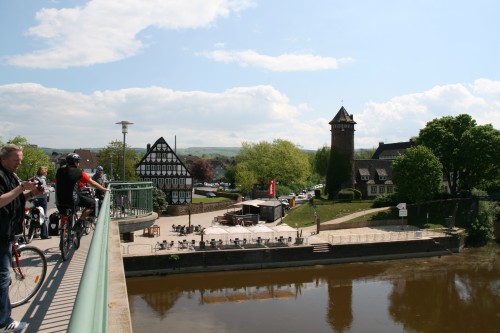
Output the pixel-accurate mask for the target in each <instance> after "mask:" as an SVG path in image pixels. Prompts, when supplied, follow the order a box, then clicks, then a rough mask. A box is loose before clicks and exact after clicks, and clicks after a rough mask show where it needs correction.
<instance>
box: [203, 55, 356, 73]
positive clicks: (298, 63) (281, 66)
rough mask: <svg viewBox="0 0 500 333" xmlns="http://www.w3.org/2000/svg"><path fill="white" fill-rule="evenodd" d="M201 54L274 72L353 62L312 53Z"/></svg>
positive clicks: (329, 67) (308, 69)
mask: <svg viewBox="0 0 500 333" xmlns="http://www.w3.org/2000/svg"><path fill="white" fill-rule="evenodd" d="M200 54H201V55H202V56H205V57H207V58H209V59H213V60H215V61H218V62H225V63H232V62H236V63H238V64H239V65H240V66H242V67H247V66H252V67H262V68H265V69H269V70H271V71H274V72H292V71H320V70H333V69H338V68H339V66H340V65H341V64H344V63H347V62H352V61H353V59H351V58H341V59H337V58H333V57H322V56H317V55H313V54H310V53H286V54H281V55H279V56H269V55H264V54H259V53H257V52H255V51H253V50H245V51H225V50H215V51H211V52H208V51H206V52H202V53H200Z"/></svg>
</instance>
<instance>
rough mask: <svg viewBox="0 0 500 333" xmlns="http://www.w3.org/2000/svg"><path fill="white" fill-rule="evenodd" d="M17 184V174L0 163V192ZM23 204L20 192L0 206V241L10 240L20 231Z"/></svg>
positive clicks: (11, 188) (2, 192)
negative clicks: (7, 202)
mask: <svg viewBox="0 0 500 333" xmlns="http://www.w3.org/2000/svg"><path fill="white" fill-rule="evenodd" d="M17 186H19V178H18V177H17V175H16V174H15V173H11V172H9V171H7V170H5V169H4V167H3V166H2V165H1V164H0V194H4V193H7V192H10V191H12V190H13V189H15V188H16V187H17ZM25 205H26V201H25V199H24V195H22V194H21V195H18V196H17V197H16V198H15V199H14V200H12V201H11V202H10V203H9V204H7V205H5V206H3V207H1V208H0V241H12V240H14V235H16V234H20V233H21V232H22V230H23V229H22V228H23V219H24V206H25Z"/></svg>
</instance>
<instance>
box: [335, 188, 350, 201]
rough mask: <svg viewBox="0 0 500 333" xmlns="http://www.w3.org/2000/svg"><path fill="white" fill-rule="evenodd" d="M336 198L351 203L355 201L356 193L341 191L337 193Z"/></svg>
mask: <svg viewBox="0 0 500 333" xmlns="http://www.w3.org/2000/svg"><path fill="white" fill-rule="evenodd" d="M336 197H337V199H338V200H340V201H348V202H351V201H353V200H354V192H352V191H348V190H341V191H340V192H339V193H337V196H336Z"/></svg>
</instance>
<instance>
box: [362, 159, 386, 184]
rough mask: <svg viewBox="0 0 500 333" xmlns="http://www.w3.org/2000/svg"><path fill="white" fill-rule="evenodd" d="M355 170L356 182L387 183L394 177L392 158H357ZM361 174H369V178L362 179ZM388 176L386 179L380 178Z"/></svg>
mask: <svg viewBox="0 0 500 333" xmlns="http://www.w3.org/2000/svg"><path fill="white" fill-rule="evenodd" d="M354 172H355V179H356V183H358V184H359V183H368V184H386V183H387V181H390V180H391V178H392V161H391V160H355V161H354ZM361 176H369V180H368V181H367V180H361ZM380 177H386V179H380Z"/></svg>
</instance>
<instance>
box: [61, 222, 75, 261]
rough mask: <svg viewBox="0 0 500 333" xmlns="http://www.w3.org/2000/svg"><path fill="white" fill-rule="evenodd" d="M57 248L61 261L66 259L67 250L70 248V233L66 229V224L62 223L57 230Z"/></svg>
mask: <svg viewBox="0 0 500 333" xmlns="http://www.w3.org/2000/svg"><path fill="white" fill-rule="evenodd" d="M59 236H60V240H59V250H61V257H62V260H63V261H66V260H67V259H68V256H69V250H70V248H71V243H72V242H71V238H70V237H71V233H70V232H69V231H68V225H67V224H64V225H63V226H62V228H61V231H60V232H59Z"/></svg>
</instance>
